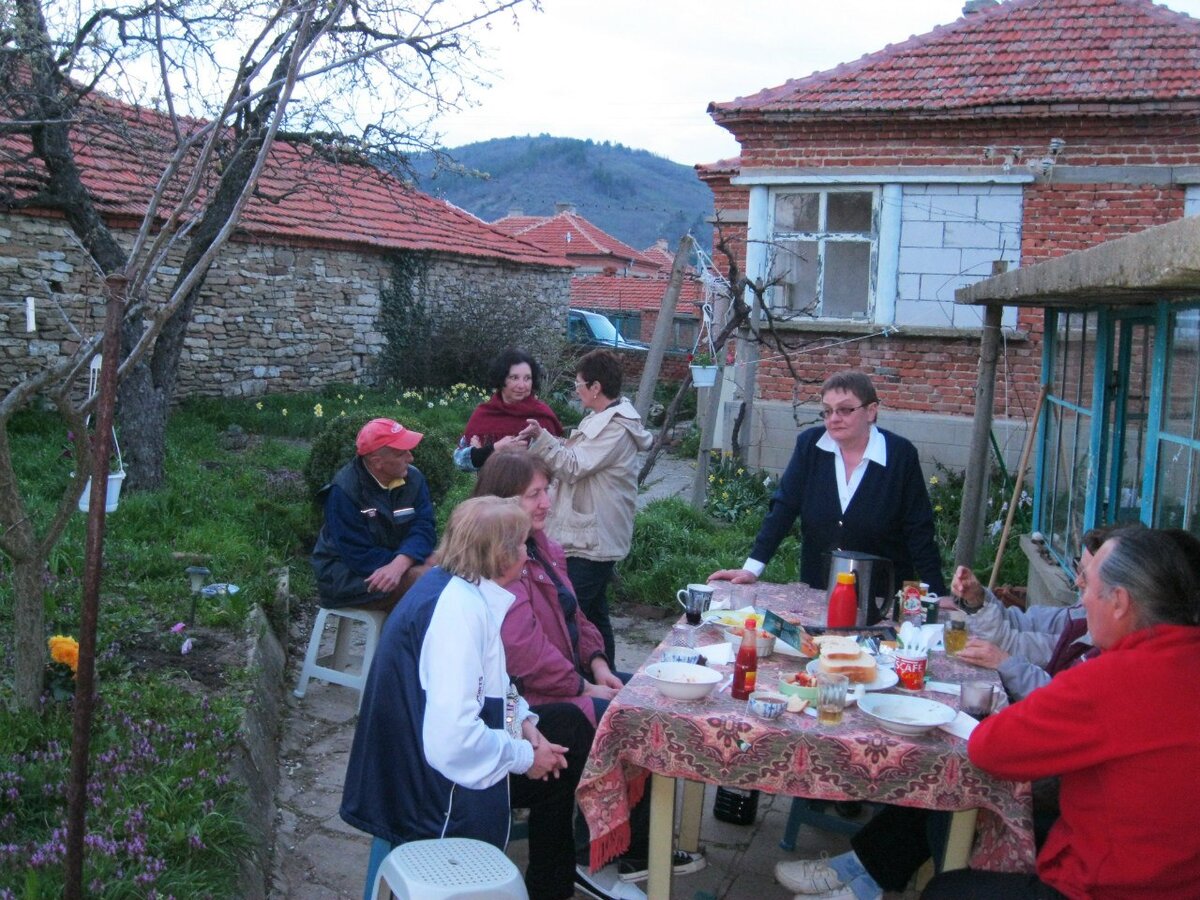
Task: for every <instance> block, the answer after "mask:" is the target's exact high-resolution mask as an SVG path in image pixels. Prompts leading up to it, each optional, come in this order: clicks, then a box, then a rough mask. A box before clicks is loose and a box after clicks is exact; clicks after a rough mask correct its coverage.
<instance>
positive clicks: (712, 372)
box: [688, 365, 717, 388]
mask: <svg viewBox="0 0 1200 900" xmlns="http://www.w3.org/2000/svg"><path fill="white" fill-rule="evenodd" d="M688 368H689V369H691V370H692V384H693V385H695V386H696V387H698V388H702V387H712V386H713V385H714V384H716V383H717V367H716V366H697V365H691V366H688Z"/></svg>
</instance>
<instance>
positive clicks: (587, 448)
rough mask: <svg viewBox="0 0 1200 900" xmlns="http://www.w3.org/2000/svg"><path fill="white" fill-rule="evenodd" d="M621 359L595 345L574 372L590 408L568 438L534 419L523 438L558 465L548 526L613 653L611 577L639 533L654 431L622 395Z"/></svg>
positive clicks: (578, 389)
mask: <svg viewBox="0 0 1200 900" xmlns="http://www.w3.org/2000/svg"><path fill="white" fill-rule="evenodd" d="M621 376H622V373H621V362H620V360H619V359H618V358H617V355H616V354H615V353H613V352H612V351H611V350H593V351H592V352H591V353H588V354H587V355H586V356H584V357H583V358H582V359H580V360H579V365H578V366H577V367H576V371H575V393H576V394H578V396H579V401H580V402H581V403H582V404H583V408H584V409H585V410H587V415H585V416H584V417H583V421H582V422H580V423H579V427H578V428H577V429H575V431H573V432H572V433H571V435H570V437H568V438H567V439H566V440H565V441H560V440H559V439H558V438H556V437H554V435H552V434H550V433H549V432H547V431H545V430H544V429H543V428H542V427H541V426H540V425H539V424H538V423H537V422H536V421H533V420H530V422H529V424H528V425H527V426H526V427H525V429H524V430H523V431H522V432H521V434H520V435H519V437H521V438H523V439H524V440H526V441H528V442H529V452H530V453H533V454H534V455H536V456H540V457H541V458H542V459H544V460H546V462H548V463H549V464H550V468H551V469H552V470H553V472H554V483H555V498H554V508H553V510H552V511H551V513H550V519H549V521H548V523H547V525H546V533H547V534H548V535H549V536H550V537H551V538H553V539H554V540H556V541H558V542H559V543H560V544H562V546H563V549H564V550H565V551H566V554H567V574H568V575H569V576H570V578H571V583H572V584H573V585H574V586H575V592H576V595H577V597H578V599H579V605H580V606H581V607H583V612H584V614H585V615H586V616H587V617H588V619H590V620H591V621H592V623H593V624H594V625H595V626H596V627H597V628H598V629H599V630H600V634H601V635H603V637H604V652H605V653H606V654H607V655H608V658H609V659H615V658H616V657H615V655H614V649H615V648H614V642H613V630H612V622H610V621H609V618H608V583H609V581H611V580H612V574H613V569H614V567H615V566H616V564H617V562H618V561H619V560H621V559H624V558H625V555H626V554H627V553H628V552H629V545H630V542H631V540H632V538H633V515H634V512H635V510H636V507H637V453H638V451H639V450H646V449H649V447H650V444H651V442H652V438H651V435H650V433H649V432H648V431H646V429H645V428H643V427H642V420H641V417H640V416H639V415H638V414H637V410H635V409H634V408H633V404H632V403H630V402H629V401H628V400H626V399H624V398H623V397H621Z"/></svg>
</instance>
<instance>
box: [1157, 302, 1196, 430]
mask: <svg viewBox="0 0 1200 900" xmlns="http://www.w3.org/2000/svg"><path fill="white" fill-rule="evenodd" d="M1167 352H1168V358H1167V390H1166V404H1165V406H1164V408H1163V431H1167V432H1170V433H1171V434H1176V435H1179V436H1180V437H1185V438H1186V437H1190V438H1192V439H1193V440H1200V415H1197V411H1198V410H1200V364H1198V363H1200V310H1196V309H1188V310H1184V311H1183V312H1180V313H1176V314H1175V315H1174V316H1172V325H1171V339H1170V346H1169V349H1168V351H1167Z"/></svg>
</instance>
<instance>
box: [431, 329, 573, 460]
mask: <svg viewBox="0 0 1200 900" xmlns="http://www.w3.org/2000/svg"><path fill="white" fill-rule="evenodd" d="M488 374H489V378H488V381H489V383H490V384H489V386H490V387H491V388H492V389H493V390H495V393H494V394H492V396H491V398H490V399H489V400H486V401H485V402H483V403H480V404H479V405H478V406H477V407H475V411H474V412H473V413H471V418H470V419H468V420H467V429H466V432H465V433H464V434H463V436H462V439H461V440H460V441H459V442H458V449H457V450H456V451H455V452H454V462H455V464H456V465H457V466H458V467H459V468H460V469H462V470H463V471H465V472H478V471H479V470H480V469H481V468H482V467H483V464H484V463H485V462H487V458H488V457H489V456H491V455H492V452H493V451H495V450H503V449H504V448H505V447H524V446H525V444H526V442H525V441H524V440H519V439H518V438H517V434H518V433H519V432H520V431H521V429H522V428H524V427H525V426H526V425H528V424H529V420H530V419H536V420H537V422H538V424H539V425H541V426H542V428H544V429H546V430H547V431H549V432H550V433H551V434H553V435H555V436H556V437H561V436H562V433H563V428H562V423H561V422H559V421H558V416H556V415H555V414H554V410H552V409H551V408H550V407H549V406H547V405H546V404H545V403H543V402H542V401H541V400H539V399H538V398H537V392H538V388H539V387H540V386H541V381H542V367H541V366H539V365H538V364H537V361H536V360H535V359H534V358H533V357H532V356H530V355H529V354H528V353H526V352H525V351H524V350H516V349H509V350H505V351H504V352H503V353H501V354H500V355H499V356H498V357H497V358H496V360H495V362H493V363H492V368H491V370H490V372H489V373H488Z"/></svg>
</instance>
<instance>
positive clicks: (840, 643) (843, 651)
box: [813, 634, 861, 659]
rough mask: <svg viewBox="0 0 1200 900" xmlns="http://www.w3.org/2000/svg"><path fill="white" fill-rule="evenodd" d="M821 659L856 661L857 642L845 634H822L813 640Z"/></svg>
mask: <svg viewBox="0 0 1200 900" xmlns="http://www.w3.org/2000/svg"><path fill="white" fill-rule="evenodd" d="M813 643H814V644H816V645H817V648H818V649H819V650H820V652H821V658H822V659H857V658H858V654H859V651H860V649H861V648H860V647H859V646H858V641H856V640H854V638H852V637H850V636H848V635H845V634H822V635H818V636H817V637H815V638H813Z"/></svg>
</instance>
